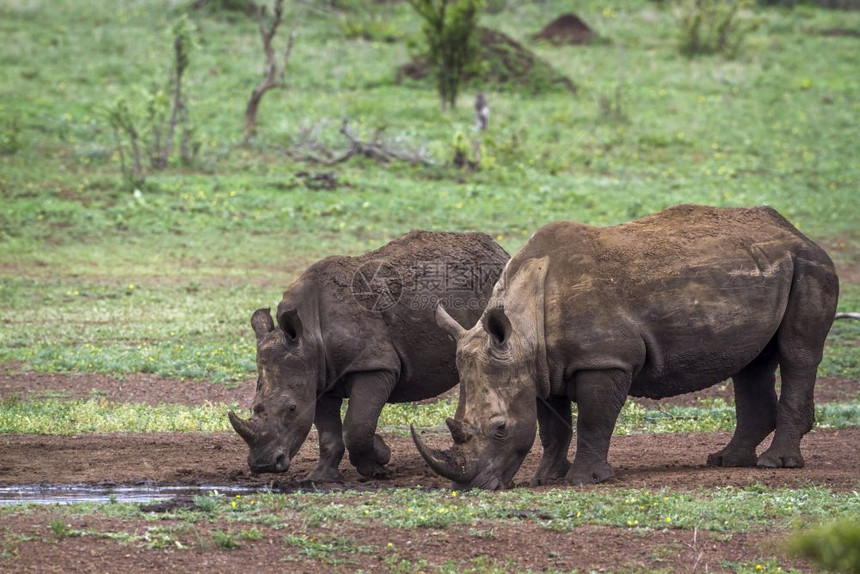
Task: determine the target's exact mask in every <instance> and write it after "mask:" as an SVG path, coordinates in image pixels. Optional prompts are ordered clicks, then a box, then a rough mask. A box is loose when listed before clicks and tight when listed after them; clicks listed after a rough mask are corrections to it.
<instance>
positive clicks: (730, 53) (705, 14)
mask: <svg viewBox="0 0 860 574" xmlns="http://www.w3.org/2000/svg"><path fill="white" fill-rule="evenodd" d="M752 4H753V1H752V0H679V2H678V4H677V19H678V26H679V28H680V30H679V49H680V51H681V53H682V54H683V55H685V56H687V57H688V58H690V57H693V56H695V55H698V54H717V53H719V54H723V55H724V56H727V57H729V58H733V57H735V56H736V55H737V54H738V52H739V51H740V48H741V44H742V43H743V41H744V38H745V37H746V35H747V34H748V33H749V32H751V31H752V30H753V29H755V27H756V23H755V21H754V20H752V19H750V18H745V17H744V16H743V13H744V12H745V11H747V10H749V8H751V7H752Z"/></svg>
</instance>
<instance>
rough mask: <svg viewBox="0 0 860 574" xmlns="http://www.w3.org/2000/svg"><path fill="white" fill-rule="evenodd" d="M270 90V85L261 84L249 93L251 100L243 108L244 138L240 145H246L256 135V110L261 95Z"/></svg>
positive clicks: (261, 97)
mask: <svg viewBox="0 0 860 574" xmlns="http://www.w3.org/2000/svg"><path fill="white" fill-rule="evenodd" d="M270 88H272V84H269V83H263V84H260V85H259V86H257V87H256V88H254V91H253V92H251V98H250V99H249V100H248V105H247V106H245V136H244V138H243V139H242V145H248V143H249V142H250V141H251V138H252V137H254V135H256V133H257V109H258V108H259V107H260V100H262V99H263V94H265V93H266V92H267V91H269V89H270Z"/></svg>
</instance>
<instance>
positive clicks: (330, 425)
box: [305, 394, 344, 482]
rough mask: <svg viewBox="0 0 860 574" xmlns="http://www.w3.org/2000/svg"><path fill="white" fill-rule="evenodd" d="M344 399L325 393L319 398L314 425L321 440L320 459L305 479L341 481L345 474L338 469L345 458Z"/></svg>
mask: <svg viewBox="0 0 860 574" xmlns="http://www.w3.org/2000/svg"><path fill="white" fill-rule="evenodd" d="M341 403H343V399H341V398H340V397H335V396H331V395H327V394H324V395H322V396H321V397H320V398H318V399H317V404H316V414H315V415H314V426H316V427H317V433H318V434H319V440H320V460H319V463H317V466H316V468H314V469H313V470H312V471H311V472H310V474H308V475H307V477H305V480H308V481H310V482H341V481H343V475H341V473H340V471H339V470H338V468H337V467H338V466H339V465H340V461H341V459H342V458H343V453H344V446H343V426H342V425H341V422H340V406H341Z"/></svg>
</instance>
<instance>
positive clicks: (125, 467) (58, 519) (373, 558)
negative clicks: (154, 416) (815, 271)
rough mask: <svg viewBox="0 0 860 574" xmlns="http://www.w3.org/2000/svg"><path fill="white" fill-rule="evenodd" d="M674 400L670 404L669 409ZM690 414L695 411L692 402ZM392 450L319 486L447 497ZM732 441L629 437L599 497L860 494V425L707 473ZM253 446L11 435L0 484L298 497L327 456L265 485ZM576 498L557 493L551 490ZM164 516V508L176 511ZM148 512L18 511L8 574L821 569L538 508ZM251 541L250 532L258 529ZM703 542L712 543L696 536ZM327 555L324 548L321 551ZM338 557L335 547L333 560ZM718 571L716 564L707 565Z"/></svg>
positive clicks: (108, 380)
mask: <svg viewBox="0 0 860 574" xmlns="http://www.w3.org/2000/svg"><path fill="white" fill-rule="evenodd" d="M18 370H19V367H17V366H14V365H6V366H5V367H4V368H3V369H2V371H0V396H3V397H6V396H9V395H10V394H16V395H18V396H21V397H22V398H23V397H38V396H40V393H41V396H45V395H46V394H49V395H50V394H51V393H53V395H54V396H68V397H70V398H71V397H77V398H85V397H88V396H93V394H94V393H95V394H97V396H104V397H106V398H108V399H109V400H117V401H134V402H143V403H147V404H154V403H157V402H177V403H184V404H200V403H201V402H235V401H238V402H240V403H241V404H243V405H245V406H247V401H248V400H250V397H251V396H252V394H253V381H246V382H244V383H243V384H242V386H241V387H240V388H239V389H226V388H224V387H222V386H219V385H213V384H207V383H201V382H193V381H171V380H167V379H161V378H159V377H155V376H151V375H133V376H129V377H125V378H124V379H122V380H120V379H118V378H113V377H106V376H93V375H53V374H43V373H32V372H23V373H21V372H17V371H18ZM856 391H857V383H856V382H855V381H847V380H842V379H824V380H823V381H822V382H821V384H819V389H818V398H819V401H820V400H822V395H824V396H827V397H829V398H831V399H833V400H839V399H838V398H837V397H844V398H854V396H856ZM695 395H697V397H694V396H693V395H687V396H684V397H683V398H679V400H683V401H692V402H693V403H695V401H697V400H699V399H700V398H730V397H731V385H730V384H728V385H722V386H718V387H714V388H712V389H709V390H707V391H703V392H701V393H695ZM664 404H665V402H664ZM681 404H687V403H686V402H684V403H681ZM384 436H385V440H386V441H387V443H388V444H389V445H390V446H391V450H392V462H391V464H390V465H389V469H390V471H391V478H390V479H389V480H365V479H363V478H361V477H360V476H359V475H358V473H357V472H356V471H355V469H354V468H353V467H352V466H350V465H349V464H348V463H347V462H346V461H344V462H343V463H342V464H341V470H342V471H343V474H344V477H345V483H343V484H338V485H334V484H332V485H318V486H317V487H316V488H319V489H323V490H334V491H341V490H350V491H362V490H363V491H368V490H379V489H387V488H402V487H410V488H414V487H421V488H431V489H433V488H439V489H447V488H448V487H449V486H450V485H449V483H448V481H447V480H444V479H442V478H440V477H438V476H437V475H435V474H433V473H432V471H431V470H430V469H429V468H428V467H427V465H426V464H425V463H424V461H423V460H422V459H421V457H420V455H418V453H417V451H416V450H415V447H414V445H413V444H412V441H411V439H410V438H409V437H407V436H405V433H404V435H403V436H401V435H399V434H394V433H384ZM728 439H729V434H728V433H709V434H671V435H640V436H624V437H615V438H614V439H613V441H612V448H611V449H610V462H612V463H613V465H614V466H615V468H616V471H617V478H616V479H615V480H614V481H613V482H611V483H607V484H604V485H600V486H596V487H593V488H595V489H600V490H603V491H608V492H612V491H613V490H616V489H618V488H649V489H660V488H663V487H665V488H670V489H677V490H695V489H699V488H704V489H709V488H718V487H723V486H746V485H751V484H764V485H767V486H769V487H771V488H779V487H806V486H810V485H819V486H825V487H829V488H832V489H834V490H836V491H851V490H856V489H857V488H858V487H860V451H858V450H857V449H856V448H855V446H856V445H857V444H858V442H860V428H852V429H845V430H838V431H835V430H824V429H820V430H816V431H814V432H812V433H810V434H809V435H807V436H806V438H805V439H804V441H803V444H802V449H803V453H804V455H805V456H806V463H807V465H806V467H805V468H803V469H792V470H786V469H780V470H770V469H756V468H745V469H721V468H709V467H706V466H705V464H704V463H705V459H706V456H707V454H708V453H710V452H713V451H716V450H718V449H719V448H721V447H722V446H723V445H724V444H725V443H726V442H727V441H728ZM449 440H450V439H449V438H448V437H447V435H445V434H442V432H441V431H439V432H428V433H426V442H427V443H428V445H430V446H432V447H436V448H440V447H445V446H448V441H449ZM247 452H248V451H247V447H246V446H245V444H244V443H243V442H242V440H241V439H240V438H239V437H238V436H237V435H236V434H234V433H226V432H225V433H211V434H205V433H163V434H110V435H95V434H86V435H80V436H63V437H61V436H34V435H0V484H4V485H20V484H73V483H80V484H89V485H93V486H105V485H108V486H111V485H136V484H137V485H139V484H147V485H148V484H154V485H189V486H191V485H212V486H224V487H229V486H236V487H252V488H254V487H259V488H264V487H267V486H272V487H274V488H279V489H281V490H283V491H284V492H294V491H299V490H307V489H309V488H313V487H312V486H311V485H307V484H305V483H303V482H302V479H303V477H304V476H305V475H306V474H307V473H308V472H309V471H310V470H311V469H312V468H313V467H314V465H315V464H316V461H317V436H316V433H315V432H311V435H310V436H309V438H308V440H307V441H306V442H305V444H304V445H303V446H302V448H301V450H300V451H299V453H298V455H297V456H296V457H295V459H294V461H293V467H292V468H291V469H290V471H289V472H288V473H286V474H284V475H252V474H251V473H250V472H249V471H248V468H247V464H246V461H245V458H246V456H247ZM540 454H541V449H540V446H539V445H537V444H536V445H535V446H534V448H533V451H532V452H531V453H530V454H529V456H528V457H527V458H526V461H525V463H524V464H523V467H522V468H521V470H520V472H519V473H518V474H517V476H516V478H515V483H516V484H518V485H523V484H527V482H528V480H529V479H530V477H531V475H532V474H533V473H534V472H535V470H536V468H537V465H538V461H539V458H540ZM553 488H571V487H568V486H564V485H549V486H544V487H541V488H539V489H536V490H538V491H542V490H549V489H553ZM159 504H160V505H161V506H163V507H164V509H163V510H164V512H161V510H162V509H161V506H159ZM154 506H157V508H155V509H153V510H152V511H151V512H148V513H147V515H145V516H144V515H139V516H128V517H123V518H115V517H111V516H106V515H103V514H101V513H100V514H82V513H79V512H77V511H75V512H74V513H72V512H69V511H68V510H66V509H65V508H64V507H45V508H32V509H29V510H27V511H26V512H16V513H14V514H9V513H5V514H4V515H3V528H2V529H0V571H5V570H14V571H16V572H69V571H74V572H103V571H113V570H118V569H120V568H121V569H123V570H128V571H132V572H158V571H164V570H165V569H168V568H170V569H174V570H178V571H188V570H196V569H200V568H201V567H202V568H204V569H206V570H211V571H217V572H247V571H248V570H249V569H251V570H253V571H259V572H268V571H283V570H288V571H291V572H322V571H338V570H340V571H355V570H365V571H370V572H390V571H427V570H432V569H433V568H434V567H437V566H442V565H446V566H448V567H451V566H452V565H453V567H455V568H457V569H459V570H466V569H469V568H472V569H475V570H476V571H480V570H487V569H489V568H493V567H495V568H500V569H504V570H506V571H512V572H513V571H524V570H528V569H532V570H536V571H540V570H545V569H556V570H563V571H567V570H571V569H580V570H593V569H609V570H617V569H628V570H631V569H632V570H644V571H651V570H663V571H682V570H689V569H691V568H692V565H693V564H696V561H697V560H698V569H699V570H700V571H720V570H726V569H728V568H729V567H728V566H727V563H736V562H739V561H742V562H751V561H755V560H758V559H760V557H764V556H778V557H779V561H780V565H781V566H782V567H783V568H785V567H794V568H802V569H807V570H808V569H809V565H808V564H805V563H803V562H800V561H797V560H796V559H793V558H790V557H787V556H785V555H784V553H783V551H782V550H781V548H782V547H781V536H782V533H779V532H776V533H751V534H735V535H717V534H713V535H712V534H711V533H706V532H698V533H696V534H694V533H693V532H691V531H689V530H671V529H665V530H659V531H655V530H647V531H646V530H638V529H619V528H610V527H600V526H582V527H578V528H575V529H574V530H572V531H569V532H556V531H551V530H546V529H544V528H542V527H541V524H540V523H541V521H542V520H543V518H542V516H541V513H540V512H536V511H529V510H528V509H522V510H520V511H517V512H516V513H515V514H512V515H511V516H510V518H509V519H508V520H505V521H499V520H496V521H483V520H476V521H475V522H474V523H471V524H468V525H457V526H452V527H450V528H447V529H438V528H412V529H398V528H390V527H386V526H384V525H381V524H377V523H374V524H373V528H367V525H366V524H352V523H346V522H336V523H335V522H329V521H323V522H322V523H321V524H308V521H307V517H306V516H303V515H301V514H298V513H295V512H293V511H290V510H277V511H275V510H273V511H272V512H271V514H272V516H271V517H268V513H267V517H268V518H272V521H271V522H267V523H266V524H254V525H251V524H246V523H241V522H233V521H226V522H224V521H207V520H199V521H197V522H196V523H194V524H190V523H188V522H187V521H186V520H183V519H178V518H177V516H176V514H175V512H176V511H177V510H181V509H182V508H186V507H189V506H190V504H189V501H188V499H187V498H186V499H175V500H173V501H168V502H166V503H157V504H156V505H154ZM252 529H255V531H253V532H250V534H252V535H249V536H247V537H246V536H244V535H243V533H245V532H247V531H251V530H252ZM225 532H226V533H228V535H229V537H230V538H231V539H232V540H234V541H235V542H236V543H237V545H238V547H237V548H235V549H233V550H227V549H225V548H224V546H223V545H219V543H218V542H217V538H218V536H222V535H223V534H222V533H225ZM287 534H296V535H299V536H303V537H307V539H308V540H310V541H311V542H313V543H314V544H316V546H314V547H313V548H315V549H316V550H313V552H315V554H311V553H309V552H311V551H310V550H308V549H307V548H302V547H300V546H297V545H295V544H290V543H289V542H288V541H287V539H286V538H285V535H287ZM694 536H697V538H695V539H694ZM320 548H322V549H323V550H319V549H320ZM325 548H332V549H331V550H325ZM705 568H707V570H705Z"/></svg>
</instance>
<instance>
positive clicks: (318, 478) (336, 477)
mask: <svg viewBox="0 0 860 574" xmlns="http://www.w3.org/2000/svg"><path fill="white" fill-rule="evenodd" d="M305 482H315V483H316V482H343V475H342V474H341V473H340V471H339V470H338V469H337V468H334V467H331V466H324V467H319V466H318V467H316V468H315V469H313V470H312V471H311V472H310V473H308V475H307V476H306V477H305Z"/></svg>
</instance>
